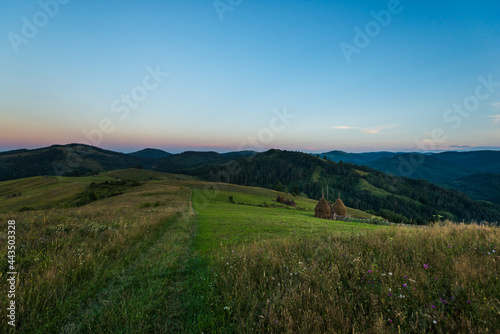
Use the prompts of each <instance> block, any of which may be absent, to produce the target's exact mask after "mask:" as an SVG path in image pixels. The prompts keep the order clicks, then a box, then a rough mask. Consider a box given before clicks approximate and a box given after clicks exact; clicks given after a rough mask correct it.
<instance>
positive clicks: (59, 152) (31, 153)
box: [0, 144, 154, 181]
mask: <svg viewBox="0 0 500 334" xmlns="http://www.w3.org/2000/svg"><path fill="white" fill-rule="evenodd" d="M153 161H154V160H153V159H148V158H143V157H134V156H130V155H127V154H124V153H118V152H113V151H109V150H103V149H100V148H97V147H93V146H87V145H81V144H69V145H53V146H50V147H46V148H40V149H35V150H16V151H9V152H3V153H2V154H1V155H0V181H4V180H13V179H19V178H25V177H31V176H41V175H56V176H80V175H91V174H96V173H99V172H102V171H110V170H115V169H124V168H130V167H136V166H141V167H143V168H150V167H151V165H152V163H153Z"/></svg>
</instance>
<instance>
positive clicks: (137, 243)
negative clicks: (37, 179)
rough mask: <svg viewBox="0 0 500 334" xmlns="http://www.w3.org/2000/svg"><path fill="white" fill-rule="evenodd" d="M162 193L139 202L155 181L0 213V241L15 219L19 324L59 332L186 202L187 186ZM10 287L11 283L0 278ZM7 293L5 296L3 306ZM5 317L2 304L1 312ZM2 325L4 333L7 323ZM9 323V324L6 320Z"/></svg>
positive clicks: (1, 264) (2, 268) (4, 267)
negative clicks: (79, 203) (68, 204)
mask: <svg viewBox="0 0 500 334" xmlns="http://www.w3.org/2000/svg"><path fill="white" fill-rule="evenodd" d="M157 188H158V190H161V191H162V193H161V195H155V196H148V200H161V201H168V203H169V205H168V206H160V207H155V208H149V209H145V208H141V207H140V204H141V203H142V202H143V201H144V198H145V197H144V196H146V195H147V193H148V192H151V191H154V190H155V188H154V187H149V188H147V189H137V190H135V192H133V193H131V194H128V195H122V196H118V197H114V198H109V199H107V200H103V201H99V202H95V203H92V204H90V205H86V206H84V207H81V208H72V209H58V210H56V209H52V210H43V211H31V212H23V213H15V214H3V215H0V221H1V224H0V226H1V228H2V229H3V231H5V232H2V233H0V239H1V242H0V244H1V245H6V234H7V233H6V231H7V227H6V223H7V220H10V219H15V220H16V248H17V250H16V252H17V256H16V263H15V265H16V269H17V271H18V272H19V275H18V286H17V294H16V305H17V313H16V318H17V319H16V320H17V324H16V328H17V330H21V331H26V332H59V331H60V330H59V326H61V324H64V323H71V322H73V321H77V322H78V321H81V320H82V319H77V318H76V320H75V317H78V316H77V315H78V314H80V313H82V311H84V310H85V309H86V308H88V307H89V306H92V304H93V303H95V297H96V296H97V295H98V294H99V292H100V291H101V290H102V289H106V288H107V284H108V283H109V282H110V281H111V280H112V279H113V278H115V277H117V276H118V275H119V274H120V272H122V271H123V270H124V269H126V268H127V266H129V265H130V264H131V263H132V262H133V261H134V260H135V259H136V258H137V257H138V256H140V255H141V254H142V253H144V252H145V251H146V250H147V249H148V247H150V246H151V245H152V244H154V243H155V241H156V240H157V239H158V238H160V237H161V236H162V235H163V232H164V230H165V226H166V224H167V221H168V220H171V219H173V218H174V217H175V216H176V215H178V214H179V213H181V212H183V211H185V210H186V209H187V208H188V207H189V206H190V202H189V195H190V190H189V189H180V188H178V187H166V186H164V185H163V186H158V187H157ZM6 251H7V247H3V246H2V249H0V256H1V259H0V273H2V274H5V273H6V272H8V271H9V270H8V263H7V255H6ZM0 286H1V287H2V291H6V290H5V287H6V281H5V280H4V279H2V282H1V283H0ZM6 298H7V296H6V293H5V294H2V295H1V296H0V302H1V305H6ZM0 315H1V317H2V319H6V314H5V308H4V307H2V311H1V312H0ZM1 323H2V325H1V326H2V327H0V328H2V330H0V331H3V329H5V331H7V328H9V327H10V326H9V327H7V325H6V321H2V322H1ZM4 325H5V326H4Z"/></svg>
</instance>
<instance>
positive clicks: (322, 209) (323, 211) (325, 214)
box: [314, 198, 332, 219]
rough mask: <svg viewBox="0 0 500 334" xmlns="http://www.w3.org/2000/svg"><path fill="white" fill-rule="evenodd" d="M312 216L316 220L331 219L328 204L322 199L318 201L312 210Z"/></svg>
mask: <svg viewBox="0 0 500 334" xmlns="http://www.w3.org/2000/svg"><path fill="white" fill-rule="evenodd" d="M314 214H315V216H316V218H323V219H330V218H331V215H332V212H331V210H330V205H329V204H328V202H327V201H326V199H324V198H322V199H320V200H319V202H318V204H316V208H314Z"/></svg>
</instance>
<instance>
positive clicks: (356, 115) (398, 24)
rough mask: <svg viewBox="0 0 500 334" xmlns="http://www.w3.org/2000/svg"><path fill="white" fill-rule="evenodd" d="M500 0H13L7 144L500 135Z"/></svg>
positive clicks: (288, 142)
mask: <svg viewBox="0 0 500 334" xmlns="http://www.w3.org/2000/svg"><path fill="white" fill-rule="evenodd" d="M214 3H216V4H217V5H218V9H217V8H216V7H215V6H214ZM55 4H57V7H56V6H55ZM44 8H45V9H44ZM224 9H225V11H224ZM499 12H500V4H499V3H498V2H497V1H482V2H480V3H477V2H473V1H453V2H451V1H446V2H444V3H436V2H432V1H409V0H401V1H399V2H398V1H395V0H392V1H356V2H355V3H353V2H352V1H326V0H323V1H320V0H309V1H290V0H289V1H275V0H268V1H261V0H254V1H250V0H243V1H239V0H231V1H230V0H220V1H218V2H213V1H191V0H183V1H165V0H163V1H124V0H122V1H107V2H102V1H94V0H90V1H77V0H71V1H67V0H64V1H63V0H60V2H57V1H56V0H42V1H28V0H26V1H22V2H19V1H17V2H16V1H3V2H2V3H1V4H0V18H1V20H0V59H1V62H0V115H1V123H0V150H6V149H14V148H35V147H42V146H47V145H51V144H66V143H72V142H86V143H91V144H96V145H97V146H100V147H104V148H109V149H116V150H120V151H125V152H130V151H133V150H137V149H141V148H144V147H156V148H161V149H165V150H168V151H171V152H180V151H183V150H187V149H202V150H216V151H220V152H224V151H230V150H235V149H238V148H248V149H258V150H262V149H265V148H271V147H275V148H282V149H293V150H304V151H318V152H323V151H328V150H334V149H338V150H345V151H351V152H360V151H380V150H390V151H406V150H431V149H435V150H448V149H464V148H465V149H469V148H470V149H474V148H491V147H497V146H500V145H498V143H499V142H500V66H499V65H500V61H499V59H500V57H499V55H500V43H499V41H500V16H499V15H498V13H499ZM373 13H377V15H378V16H380V17H381V18H382V19H384V20H386V21H385V22H382V21H380V20H382V19H380V18H379V21H377V20H376V19H375V16H374V15H373ZM387 14H389V16H387ZM377 15H376V16H377ZM384 15H385V16H384ZM389 17H390V22H389V19H388V18H389ZM382 23H383V24H382ZM30 25H33V26H34V28H35V31H33V30H30V29H29V28H30V27H29V26H30ZM370 29H371V30H370ZM36 30H37V31H36ZM357 31H361V32H362V33H363V34H365V35H366V36H364V38H363V37H359V36H358V37H357V39H356V36H357V35H358V32H357ZM366 38H368V39H369V43H367V39H366ZM360 41H361V42H363V43H360ZM346 45H349V48H350V49H349V50H351V51H352V50H354V49H356V52H353V53H350V54H349V55H348V56H347V57H346V53H345V50H346ZM342 46H343V47H342ZM343 50H344V51H343ZM155 71H157V72H158V71H159V72H160V73H162V74H161V76H160V78H159V80H156V81H155V79H154V77H152V76H151V74H150V73H151V72H155ZM165 73H168V75H166V74H165ZM480 78H481V79H480ZM145 80H146V81H145ZM144 82H146V85H147V86H148V87H149V88H150V89H145V88H144ZM488 82H489V83H488ZM485 83H486V84H485ZM153 86H154V87H153ZM478 92H479V95H477V94H478ZM134 94H135V95H134ZM127 95H128V96H129V97H130V96H132V101H131V102H130V100H129V103H131V104H127V103H126V102H124V100H123V97H124V96H125V97H126V96H127ZM134 96H135V98H137V99H135V98H134ZM478 96H479V97H478ZM464 104H465V105H466V109H465V110H464V109H453V108H454V106H456V105H458V106H460V105H464ZM132 106H133V107H132ZM120 107H121V109H120ZM124 108H126V109H127V108H128V110H127V111H126V112H125V111H124V110H125V109H124ZM277 110H278V111H279V113H284V112H285V110H286V113H287V114H291V115H293V116H294V117H293V118H292V117H290V118H289V119H287V120H286V122H284V121H282V120H281V119H278V120H277V119H276V112H277ZM457 110H462V111H457ZM280 122H281V123H280ZM85 133H87V134H88V136H86V135H85ZM89 134H90V135H89ZM436 134H439V135H436ZM249 138H251V139H249ZM252 138H253V140H252ZM252 146H253V147H252Z"/></svg>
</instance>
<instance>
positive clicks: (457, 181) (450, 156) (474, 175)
mask: <svg viewBox="0 0 500 334" xmlns="http://www.w3.org/2000/svg"><path fill="white" fill-rule="evenodd" d="M319 156H320V157H326V158H327V159H329V160H332V161H335V162H340V161H343V162H348V163H355V164H358V165H363V166H368V167H371V168H373V169H376V170H379V171H382V172H384V173H390V174H394V175H398V176H405V177H410V178H414V179H423V180H427V181H430V182H433V183H436V184H439V185H441V186H444V187H448V188H452V189H456V190H459V191H462V192H464V193H466V194H468V195H470V196H471V197H472V198H474V199H478V200H486V201H491V202H494V203H497V204H500V187H497V186H496V185H498V178H499V176H500V151H473V152H443V153H433V154H422V153H391V152H375V153H345V152H342V151H332V152H327V153H322V154H320V155H319ZM479 181H480V182H479ZM478 182H479V183H478ZM478 184H481V185H483V186H482V187H481V188H479V186H478Z"/></svg>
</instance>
